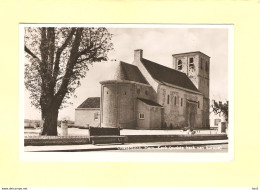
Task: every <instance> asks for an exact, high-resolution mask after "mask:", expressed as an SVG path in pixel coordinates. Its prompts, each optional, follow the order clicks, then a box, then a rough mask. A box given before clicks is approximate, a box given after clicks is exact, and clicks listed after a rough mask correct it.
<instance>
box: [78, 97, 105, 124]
mask: <svg viewBox="0 0 260 190" xmlns="http://www.w3.org/2000/svg"><path fill="white" fill-rule="evenodd" d="M74 125H75V126H79V127H88V126H93V127H97V126H99V125H100V97H90V98H87V99H86V100H85V101H84V102H83V103H82V104H80V105H79V106H78V107H77V108H76V109H75V124H74Z"/></svg>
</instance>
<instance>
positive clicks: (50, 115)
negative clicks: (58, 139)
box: [41, 107, 59, 136]
mask: <svg viewBox="0 0 260 190" xmlns="http://www.w3.org/2000/svg"><path fill="white" fill-rule="evenodd" d="M58 113H59V109H58V108H56V107H50V108H48V109H46V113H45V114H44V122H43V130H42V133H41V135H48V136H57V135H58V131H57V126H58V122H57V121H58Z"/></svg>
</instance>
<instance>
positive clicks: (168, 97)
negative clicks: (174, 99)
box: [167, 95, 170, 104]
mask: <svg viewBox="0 0 260 190" xmlns="http://www.w3.org/2000/svg"><path fill="white" fill-rule="evenodd" d="M169 103H170V95H167V104H169Z"/></svg>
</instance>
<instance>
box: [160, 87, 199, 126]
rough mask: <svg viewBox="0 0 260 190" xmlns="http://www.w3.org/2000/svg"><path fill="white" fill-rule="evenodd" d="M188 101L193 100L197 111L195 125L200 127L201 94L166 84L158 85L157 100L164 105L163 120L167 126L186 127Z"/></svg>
mask: <svg viewBox="0 0 260 190" xmlns="http://www.w3.org/2000/svg"><path fill="white" fill-rule="evenodd" d="M188 101H193V102H195V103H196V104H197V105H198V104H199V105H198V107H197V113H196V115H195V127H196V128H201V127H202V117H203V116H202V113H203V96H202V95H200V94H196V93H191V92H187V91H184V90H181V89H178V88H173V87H170V86H166V85H159V87H158V96H157V102H158V103H159V104H160V105H162V106H163V107H164V122H165V123H166V125H167V127H168V128H169V127H170V126H172V127H173V128H182V127H187V125H188V118H187V109H186V105H187V102H188Z"/></svg>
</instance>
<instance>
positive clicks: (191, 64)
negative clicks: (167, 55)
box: [189, 57, 194, 69]
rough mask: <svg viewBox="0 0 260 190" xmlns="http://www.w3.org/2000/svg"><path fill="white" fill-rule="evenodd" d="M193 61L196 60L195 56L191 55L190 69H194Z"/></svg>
mask: <svg viewBox="0 0 260 190" xmlns="http://www.w3.org/2000/svg"><path fill="white" fill-rule="evenodd" d="M193 61H194V60H193V57H190V59H189V67H190V69H194V62H193Z"/></svg>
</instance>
